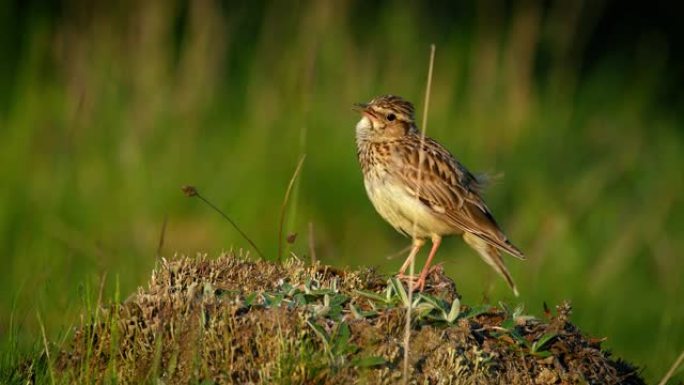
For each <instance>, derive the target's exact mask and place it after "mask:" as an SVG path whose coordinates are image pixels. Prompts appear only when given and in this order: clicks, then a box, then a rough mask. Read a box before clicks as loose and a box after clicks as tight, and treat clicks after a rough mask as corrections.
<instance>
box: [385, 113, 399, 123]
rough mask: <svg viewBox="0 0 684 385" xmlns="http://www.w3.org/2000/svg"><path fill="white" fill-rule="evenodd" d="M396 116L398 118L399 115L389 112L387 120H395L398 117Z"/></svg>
mask: <svg viewBox="0 0 684 385" xmlns="http://www.w3.org/2000/svg"><path fill="white" fill-rule="evenodd" d="M396 118H397V116H396V115H394V114H392V113H390V114H387V121H388V122H391V121H393V120H394V119H396Z"/></svg>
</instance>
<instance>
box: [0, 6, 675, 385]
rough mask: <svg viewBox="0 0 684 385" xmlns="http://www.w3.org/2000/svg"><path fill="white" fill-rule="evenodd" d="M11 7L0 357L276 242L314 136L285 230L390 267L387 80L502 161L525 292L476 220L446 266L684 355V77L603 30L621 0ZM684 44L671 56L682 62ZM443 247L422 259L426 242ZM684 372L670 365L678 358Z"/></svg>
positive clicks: (1, 90) (4, 100) (666, 49)
mask: <svg viewBox="0 0 684 385" xmlns="http://www.w3.org/2000/svg"><path fill="white" fill-rule="evenodd" d="M589 3H590V4H584V5H579V4H580V3H575V2H552V3H549V4H546V5H544V6H542V5H539V4H537V3H534V2H530V3H515V4H502V3H499V2H497V1H489V2H477V3H474V4H464V5H459V6H453V5H448V4H446V3H440V2H437V3H434V4H422V3H403V2H379V3H366V2H346V1H339V2H325V1H313V2H306V1H300V2H289V1H283V2H275V3H261V2H254V3H250V4H249V5H247V4H242V5H235V4H233V3H232V2H228V3H225V4H217V3H215V2H212V1H209V0H197V1H191V2H188V3H185V2H165V1H148V2H137V1H128V2H124V3H121V4H118V5H105V4H100V5H95V4H90V3H89V2H78V1H65V2H57V3H50V4H48V5H36V4H33V3H29V5H21V3H20V2H17V3H6V5H5V6H3V10H2V11H0V21H2V25H4V27H3V28H4V29H3V31H5V32H6V33H3V36H2V40H0V44H2V46H3V47H4V49H3V51H4V52H3V53H2V55H3V56H2V60H0V62H2V67H0V72H1V75H0V135H1V137H0V181H1V182H0V185H1V186H2V187H0V244H1V245H2V246H3V250H2V254H3V257H2V263H1V266H0V338H1V339H2V351H3V353H4V355H3V356H4V357H5V359H4V363H5V364H8V363H11V362H15V361H16V360H17V359H18V357H19V356H20V354H21V353H22V352H30V351H32V349H36V346H38V344H39V337H40V326H39V322H38V319H37V316H36V314H37V313H40V317H41V319H42V320H43V322H44V324H45V328H46V333H47V336H48V338H49V339H50V340H53V341H59V337H60V336H64V335H65V333H68V331H69V327H70V326H71V325H73V324H75V323H77V322H78V320H79V319H80V317H81V314H82V312H83V309H84V301H85V298H91V297H92V296H96V293H95V292H96V291H97V290H96V289H93V288H97V287H98V285H99V282H100V277H101V276H102V275H103V274H104V273H106V274H107V277H108V279H107V281H106V282H105V285H104V288H105V295H106V297H107V298H111V297H112V296H113V293H114V291H115V290H116V287H117V285H118V286H119V290H120V292H121V293H122V297H123V298H125V297H126V296H127V295H128V293H132V292H133V291H134V290H135V288H136V287H137V286H139V285H142V284H144V283H145V281H146V279H147V277H148V274H149V272H150V270H151V269H152V267H153V266H154V264H155V254H156V249H157V244H158V240H159V234H160V231H161V228H162V223H163V222H164V220H165V218H167V221H168V222H167V228H166V236H165V242H164V245H163V249H162V254H163V255H165V256H169V257H170V256H173V255H174V254H175V253H186V254H195V253H198V252H201V253H208V254H209V255H216V254H217V253H219V252H220V251H221V250H226V249H230V248H231V247H236V248H239V247H245V248H246V247H247V246H248V245H247V244H246V242H245V241H244V240H243V239H241V238H240V236H239V235H238V234H237V233H236V232H235V231H233V229H232V228H231V227H230V225H229V224H228V223H227V222H225V221H224V220H222V219H221V218H220V217H218V216H217V215H215V213H213V212H211V211H210V210H208V208H207V207H205V206H203V205H201V204H200V202H199V201H197V200H190V199H187V198H185V197H184V196H183V195H182V193H181V192H180V186H181V185H183V184H192V185H195V186H197V188H198V189H199V191H200V192H201V193H202V194H203V195H204V196H206V197H207V198H209V199H210V200H211V201H212V202H213V203H214V204H216V205H217V206H219V207H221V208H223V209H224V210H225V211H226V212H227V213H228V214H229V215H230V216H231V218H232V219H233V220H235V221H236V222H237V223H239V225H240V226H241V227H242V228H243V229H244V230H245V232H247V233H248V234H249V235H250V236H251V237H252V238H253V239H254V241H255V242H256V243H257V245H259V246H260V248H261V249H262V250H264V252H265V253H266V254H267V255H268V256H269V257H270V258H275V255H276V253H277V248H278V242H277V235H278V221H279V211H280V205H281V202H282V199H283V196H284V193H285V190H286V187H287V184H288V181H289V179H290V177H291V175H292V172H293V171H294V168H295V166H296V163H297V160H298V159H299V157H300V155H301V154H303V153H305V154H306V161H305V163H304V168H303V170H302V174H301V176H300V178H299V179H298V183H297V184H296V187H295V190H294V194H293V196H292V199H291V201H290V203H291V206H290V207H291V208H290V210H289V212H288V220H287V226H286V229H287V232H288V233H290V232H296V233H298V238H297V240H296V241H295V243H294V244H293V245H291V246H290V247H289V248H288V252H290V251H291V252H294V253H296V254H298V255H300V256H302V255H307V254H308V253H309V246H308V243H309V223H311V224H312V226H313V229H314V237H313V238H314V244H315V248H316V253H317V257H318V258H319V259H321V260H323V261H324V262H326V263H330V264H333V265H337V266H346V265H348V266H360V265H375V266H378V267H379V268H380V269H381V270H382V271H385V272H387V273H391V272H394V271H395V270H396V269H397V268H398V267H399V266H400V264H401V262H402V260H403V257H402V256H397V257H394V258H387V256H388V255H391V254H394V253H396V252H397V251H399V250H400V249H402V248H403V247H405V246H406V245H407V242H408V241H407V240H406V239H404V238H402V237H401V236H400V235H399V234H397V233H395V232H394V230H393V229H392V228H391V227H390V226H389V225H387V224H386V223H384V222H383V221H382V219H381V218H380V217H379V216H378V215H377V214H376V213H375V211H374V210H373V208H372V206H371V204H370V203H369V201H368V200H367V198H366V196H365V192H364V189H363V184H362V178H361V174H360V171H359V169H358V165H357V161H356V156H355V144H354V125H355V123H356V121H357V120H358V116H357V115H356V114H355V113H354V112H352V111H351V105H352V103H355V102H360V101H366V100H369V99H370V98H372V97H373V96H376V95H379V94H386V93H394V94H398V95H402V96H404V97H406V98H407V99H409V100H413V101H414V102H415V103H416V105H417V107H418V115H421V114H422V110H423V102H422V99H423V93H424V87H425V79H426V73H427V63H428V53H429V44H430V43H433V42H434V43H435V44H436V45H437V55H436V62H435V70H434V83H433V88H432V102H431V106H430V115H429V123H428V127H427V132H428V135H430V136H432V137H434V138H436V139H438V140H439V141H440V142H442V143H443V144H445V145H446V146H447V147H448V148H449V149H450V150H451V151H452V152H453V153H454V154H455V155H456V156H457V157H459V158H460V159H461V161H462V162H463V163H464V164H465V165H467V166H468V167H469V168H471V169H472V170H478V171H488V172H494V173H497V172H501V173H503V174H504V176H503V178H502V179H501V180H500V181H499V183H497V184H495V185H494V186H493V187H492V188H491V189H490V190H489V192H488V193H487V200H488V203H489V205H490V207H491V208H492V210H493V211H494V213H495V215H496V216H497V218H498V219H499V222H500V223H501V224H502V226H503V227H504V228H505V229H506V231H507V232H508V234H509V236H510V237H511V238H512V240H513V241H514V242H515V243H516V244H517V245H518V246H519V247H520V248H521V249H522V250H524V251H525V252H526V254H527V255H528V260H527V261H525V262H518V261H515V260H513V259H512V258H509V266H510V268H511V271H512V274H513V276H514V277H515V279H516V281H517V283H518V285H519V287H520V291H521V293H522V295H521V298H520V299H519V300H514V299H513V298H512V296H511V293H510V292H509V290H508V289H507V288H506V287H505V285H504V283H503V281H501V280H500V279H499V278H498V277H496V276H495V275H494V274H493V273H492V272H491V271H490V269H489V268H488V267H487V266H486V265H484V264H483V263H482V262H481V261H480V260H479V258H478V257H477V256H476V254H475V253H474V252H473V251H471V250H469V249H468V248H467V247H466V246H465V245H464V244H463V242H462V241H461V240H460V239H450V240H447V241H446V242H445V243H444V244H443V246H442V248H441V249H440V253H439V254H438V258H437V259H438V262H443V263H444V266H445V268H446V270H447V272H448V273H449V275H451V276H452V277H453V278H454V279H455V280H456V282H457V284H458V287H459V290H460V291H461V292H462V294H463V295H464V302H465V303H477V302H480V301H482V300H483V298H485V297H486V298H489V300H490V301H493V302H495V301H498V300H506V301H512V302H515V301H521V302H524V303H525V304H526V305H527V308H528V312H530V313H533V314H541V312H542V303H543V302H544V301H546V302H547V303H548V304H557V303H559V302H560V301H562V300H564V299H568V300H571V301H572V303H573V305H574V307H575V313H574V317H573V320H574V321H575V322H576V323H577V324H578V325H579V326H580V327H581V328H583V329H584V330H586V331H587V332H589V333H591V334H592V335H594V336H597V337H603V336H605V337H607V341H606V342H605V344H606V346H608V347H609V348H611V349H612V350H613V351H614V353H615V354H616V355H618V356H621V357H624V358H625V359H628V360H630V361H633V362H635V363H637V364H638V365H640V366H643V367H644V375H645V376H646V378H647V379H649V380H650V381H655V380H657V379H659V378H660V377H661V376H662V375H663V374H664V372H665V371H666V370H667V368H668V367H669V366H670V365H671V364H672V362H673V361H674V359H675V358H676V356H677V355H678V354H679V353H680V352H681V351H682V349H684V328H683V327H682V325H683V324H684V306H682V296H683V294H684V284H683V283H682V278H681V277H682V273H684V262H683V261H682V251H684V238H683V237H682V236H681V234H682V230H683V224H684V209H683V206H682V189H683V187H684V186H683V184H684V178H683V177H682V175H683V174H682V166H683V165H684V141H683V140H682V139H683V137H682V136H683V133H682V123H683V122H684V118H683V117H682V114H681V112H682V110H683V108H682V107H683V106H684V103H682V98H681V94H677V92H678V90H679V89H681V83H680V80H681V76H680V74H679V73H678V72H677V71H678V70H677V69H676V65H673V61H672V60H673V59H672V57H673V55H674V54H673V52H674V51H673V50H672V49H670V47H671V46H670V45H669V44H670V42H669V41H668V39H667V36H664V35H662V34H659V33H657V32H652V31H650V30H645V31H644V33H642V34H639V35H638V36H639V38H638V39H636V40H634V41H633V42H630V44H628V45H622V46H621V49H616V50H614V51H613V50H601V49H597V48H595V47H594V48H592V46H591V44H592V42H593V41H594V40H592V39H593V38H592V36H593V35H592V32H595V31H593V30H592V26H594V25H595V24H596V21H597V20H599V19H600V18H601V17H604V12H608V11H606V9H605V7H604V5H605V3H602V2H589ZM675 64H676V62H675ZM422 260H424V255H423V259H421V261H422ZM681 372H682V371H681V370H680V372H679V374H678V375H677V376H676V377H675V378H678V379H680V380H682V379H684V376H683V375H682V373H681Z"/></svg>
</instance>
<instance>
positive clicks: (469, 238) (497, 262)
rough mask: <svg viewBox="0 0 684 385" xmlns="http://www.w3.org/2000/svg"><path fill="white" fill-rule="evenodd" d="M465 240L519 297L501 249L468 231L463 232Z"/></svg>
mask: <svg viewBox="0 0 684 385" xmlns="http://www.w3.org/2000/svg"><path fill="white" fill-rule="evenodd" d="M463 240H464V241H465V242H466V243H467V244H468V245H469V246H470V247H472V248H473V249H475V251H477V252H478V254H480V257H481V258H482V260H483V261H485V262H486V263H487V264H488V265H489V266H491V267H492V268H493V269H494V270H495V271H496V272H497V273H499V275H500V276H501V277H502V278H503V279H504V280H506V283H507V284H508V286H509V287H510V288H511V290H513V294H515V296H516V297H517V296H518V295H519V293H518V288H517V287H516V286H515V282H514V281H513V277H511V273H509V272H508V268H507V267H506V265H505V264H504V261H503V258H501V252H500V251H499V249H497V248H496V246H493V245H491V244H489V242H487V241H486V240H484V239H482V238H480V237H478V236H477V235H474V234H471V233H469V232H467V231H466V232H464V233H463Z"/></svg>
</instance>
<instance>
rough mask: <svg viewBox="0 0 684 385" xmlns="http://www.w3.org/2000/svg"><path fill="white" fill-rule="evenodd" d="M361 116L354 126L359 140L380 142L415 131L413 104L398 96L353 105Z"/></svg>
mask: <svg viewBox="0 0 684 385" xmlns="http://www.w3.org/2000/svg"><path fill="white" fill-rule="evenodd" d="M354 107H355V108H354V109H355V110H357V111H359V112H360V113H361V115H362V117H361V120H359V122H358V123H357V124H356V136H357V138H359V139H366V140H372V141H380V140H385V139H392V138H397V137H401V136H404V135H406V134H408V133H409V132H411V131H415V130H416V127H415V122H414V119H413V111H414V109H413V104H411V103H410V102H408V101H406V100H404V99H402V98H401V97H399V96H394V95H385V96H378V97H377V98H374V99H373V100H371V101H370V102H368V103H359V104H355V105H354Z"/></svg>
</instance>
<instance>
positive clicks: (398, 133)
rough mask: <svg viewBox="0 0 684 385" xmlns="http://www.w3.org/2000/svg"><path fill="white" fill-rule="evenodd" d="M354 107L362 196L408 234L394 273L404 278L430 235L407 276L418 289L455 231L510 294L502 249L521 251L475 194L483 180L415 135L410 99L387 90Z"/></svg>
mask: <svg viewBox="0 0 684 385" xmlns="http://www.w3.org/2000/svg"><path fill="white" fill-rule="evenodd" d="M356 108H357V109H358V110H359V111H360V112H361V114H362V118H361V120H360V121H359V122H358V123H357V124H356V148H357V154H358V157H359V163H360V164H361V170H362V171H363V178H364V185H365V186H366V192H367V193H368V197H369V198H370V200H371V202H372V203H373V206H374V207H375V209H376V210H377V211H378V213H379V214H380V216H382V217H383V218H384V219H385V220H386V221H387V222H389V224H391V225H392V226H394V228H395V229H396V230H397V231H399V232H400V233H402V234H404V235H406V236H410V237H411V238H412V239H413V242H412V247H411V252H410V253H409V256H408V258H406V261H405V262H404V264H403V265H402V266H401V269H400V270H399V276H400V277H403V278H406V276H405V275H404V273H405V272H406V269H407V268H408V266H409V265H410V264H411V261H412V260H413V259H414V258H415V257H416V254H417V253H418V250H420V248H421V246H423V245H424V244H425V240H426V239H427V238H430V239H431V240H432V249H431V250H430V254H429V256H428V259H427V261H426V262H425V266H424V267H423V269H422V271H421V273H420V276H419V277H418V279H417V280H416V281H415V284H414V288H415V289H417V290H421V291H422V290H423V289H424V288H425V280H426V278H427V275H428V272H429V268H430V264H431V263H432V259H433V258H434V256H435V253H436V252H437V249H438V248H439V245H440V243H441V241H442V237H443V236H446V235H452V234H457V235H462V236H463V240H464V241H465V242H466V243H467V244H468V245H469V246H470V247H472V248H473V249H475V251H477V252H478V253H479V254H480V256H481V257H482V259H483V260H484V261H485V262H486V263H487V264H488V265H490V266H491V267H492V268H493V269H494V270H495V271H496V272H497V273H499V274H500V275H501V276H502V277H503V278H504V279H505V280H506V283H508V286H510V287H511V289H512V290H513V293H514V294H515V295H516V296H517V295H518V289H517V288H516V286H515V283H514V282H513V278H511V275H510V273H509V272H508V269H507V268H506V265H505V264H504V261H503V259H502V258H501V251H505V252H507V253H508V254H511V255H512V256H514V257H517V258H519V259H525V256H524V255H523V253H522V252H521V251H520V250H518V248H517V247H515V246H514V245H513V244H512V243H511V242H510V241H509V240H508V238H507V237H506V235H505V234H504V233H503V231H501V229H500V228H499V225H498V224H497V223H496V220H495V219H494V217H493V216H492V213H491V212H490V211H489V209H488V208H487V205H486V204H485V202H484V200H483V199H482V196H481V193H482V189H483V182H482V181H481V180H480V179H478V178H477V177H475V176H474V175H473V174H471V173H470V172H469V171H468V170H467V169H466V168H465V167H464V166H463V165H462V164H461V163H460V162H459V161H458V160H456V158H454V156H453V155H451V153H449V151H448V150H447V149H446V148H444V147H443V146H442V145H441V144H439V143H437V142H436V141H434V140H432V139H430V138H428V137H425V138H424V140H423V141H421V134H420V132H419V131H418V128H417V127H416V123H415V121H414V115H413V114H414V109H413V105H412V104H411V103H410V102H408V101H406V100H404V99H402V98H400V97H398V96H392V95H387V96H380V97H377V98H375V99H373V100H371V101H370V102H369V103H366V104H357V105H356ZM421 143H422V146H421ZM411 278H412V277H411Z"/></svg>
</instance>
